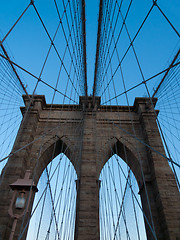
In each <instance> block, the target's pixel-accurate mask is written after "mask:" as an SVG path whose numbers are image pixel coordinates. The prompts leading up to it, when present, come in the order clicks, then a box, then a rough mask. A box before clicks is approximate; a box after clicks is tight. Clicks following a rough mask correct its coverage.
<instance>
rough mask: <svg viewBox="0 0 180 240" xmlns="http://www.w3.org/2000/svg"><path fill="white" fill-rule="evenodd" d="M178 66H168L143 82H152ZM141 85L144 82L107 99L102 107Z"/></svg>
mask: <svg viewBox="0 0 180 240" xmlns="http://www.w3.org/2000/svg"><path fill="white" fill-rule="evenodd" d="M179 64H180V62H177V63H175V64H173V65H172V66H170V67H168V68H166V69H164V70H162V71H160V72H158V73H156V74H155V75H153V76H151V77H149V78H147V79H146V80H144V81H145V82H149V81H150V80H152V79H154V78H156V77H158V76H159V75H161V74H163V73H165V72H166V71H168V70H169V69H171V68H174V67H175V66H177V65H179ZM142 84H144V82H140V83H138V84H136V85H134V86H133V87H131V88H129V89H127V90H126V91H123V92H122V93H120V94H118V95H116V96H114V97H113V98H111V99H109V100H107V101H104V102H103V103H102V105H104V104H106V103H108V102H110V101H112V100H114V99H116V98H118V97H120V96H122V95H124V94H125V93H127V92H129V91H132V90H133V89H135V88H137V87H139V86H141V85H142Z"/></svg>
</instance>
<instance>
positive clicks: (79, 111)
mask: <svg viewBox="0 0 180 240" xmlns="http://www.w3.org/2000/svg"><path fill="white" fill-rule="evenodd" d="M24 100H25V103H26V106H27V105H28V99H27V98H26V97H24ZM149 106H150V105H149V99H147V98H136V100H135V103H134V106H132V107H130V112H129V108H128V107H127V106H101V105H100V98H99V97H96V99H95V102H93V100H92V97H88V99H87V101H86V98H85V97H81V98H80V104H79V105H58V104H56V105H52V106H50V105H48V104H46V102H45V98H44V96H35V97H34V101H33V105H32V106H31V111H30V112H28V114H27V115H26V114H25V112H26V108H22V113H23V114H25V118H24V121H23V122H22V124H21V127H20V130H19V132H18V135H17V138H16V141H15V144H14V147H13V150H12V152H13V151H15V150H18V149H20V148H21V147H24V146H25V145H27V146H26V147H25V148H23V149H22V150H21V151H19V152H18V153H16V154H14V155H12V156H11V157H10V158H9V160H8V163H7V165H6V166H5V168H4V170H3V173H2V176H1V183H2V184H1V186H0V239H3V240H6V239H9V236H10V232H11V229H12V224H13V219H11V218H10V216H9V215H8V208H9V205H10V201H11V198H12V190H11V189H10V187H9V184H11V183H13V182H15V181H16V180H17V179H18V178H23V177H24V174H25V171H26V170H31V171H32V173H33V174H32V176H31V177H32V178H33V177H34V181H35V182H36V183H37V182H38V180H39V178H40V176H41V174H42V172H43V170H44V169H45V167H46V166H47V165H48V163H49V162H50V161H51V160H52V159H53V158H54V157H56V156H57V155H58V154H59V153H61V152H64V153H65V154H66V155H67V157H68V158H69V159H70V161H71V162H72V163H73V165H74V167H75V170H76V172H77V175H78V181H77V206H76V213H77V214H76V226H75V239H76V240H85V239H89V240H92V239H96V240H98V239H99V238H100V236H99V186H100V184H99V181H98V179H99V175H100V172H101V170H102V168H103V166H104V164H105V163H106V162H107V161H108V159H109V158H110V157H111V156H112V155H113V154H117V155H119V156H120V157H121V158H122V159H123V160H124V161H125V162H126V163H127V164H128V165H129V166H130V167H131V169H132V171H133V173H134V175H135V177H136V179H137V182H138V185H139V188H140V191H139V194H140V196H141V200H142V206H143V210H144V212H145V214H146V216H147V219H148V221H149V223H150V224H151V227H152V228H153V225H152V220H153V223H154V228H155V231H156V235H157V239H158V240H164V239H170V240H177V239H180V196H179V192H178V189H177V186H176V182H175V179H174V175H173V173H172V171H171V169H170V167H169V165H168V162H167V160H166V159H165V158H164V157H162V156H160V155H159V154H158V153H156V152H154V151H153V150H151V149H150V148H148V147H146V146H145V145H143V144H142V143H141V142H140V141H143V142H145V143H146V144H148V145H150V146H151V147H152V148H154V149H155V150H156V151H159V152H160V153H161V154H164V155H165V152H164V148H163V144H162V141H161V137H160V134H159V131H158V127H157V124H156V119H155V115H154V110H153V109H152V108H151V107H149ZM132 124H133V127H132ZM136 138H138V139H139V140H140V141H139V140H138V141H137V140H136ZM142 172H143V177H142ZM144 182H145V183H146V184H144ZM146 193H147V194H148V200H147V197H146ZM33 199H34V196H32V199H31V200H32V201H31V204H30V209H29V211H30V210H31V207H32V202H33ZM149 207H150V209H151V211H150V210H149ZM151 214H152V215H151ZM26 221H27V218H26V219H25V224H26ZM145 222H146V221H145ZM20 226H21V220H19V221H18V223H17V228H16V232H15V235H14V239H17V237H18V234H19V231H20ZM146 230H147V237H148V240H150V239H154V237H153V236H152V232H151V231H150V228H149V226H148V224H147V223H146Z"/></svg>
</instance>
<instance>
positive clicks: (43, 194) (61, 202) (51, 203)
mask: <svg viewBox="0 0 180 240" xmlns="http://www.w3.org/2000/svg"><path fill="white" fill-rule="evenodd" d="M76 180H77V174H76V171H75V168H74V166H73V164H72V163H71V161H70V160H69V159H68V157H67V156H66V155H65V154H64V153H60V154H59V155H58V156H56V157H55V158H54V159H53V160H52V161H51V162H50V163H49V164H48V165H47V167H46V168H45V169H44V171H43V173H42V174H41V177H40V179H39V182H38V186H37V187H38V190H39V191H38V193H36V196H35V198H34V203H33V207H32V212H31V215H32V217H31V220H30V224H29V228H28V234H27V240H30V239H37V240H38V239H65V237H68V239H73V238H74V229H75V217H76V196H77V192H76Z"/></svg>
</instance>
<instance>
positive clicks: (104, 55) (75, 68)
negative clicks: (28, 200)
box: [0, 0, 179, 240]
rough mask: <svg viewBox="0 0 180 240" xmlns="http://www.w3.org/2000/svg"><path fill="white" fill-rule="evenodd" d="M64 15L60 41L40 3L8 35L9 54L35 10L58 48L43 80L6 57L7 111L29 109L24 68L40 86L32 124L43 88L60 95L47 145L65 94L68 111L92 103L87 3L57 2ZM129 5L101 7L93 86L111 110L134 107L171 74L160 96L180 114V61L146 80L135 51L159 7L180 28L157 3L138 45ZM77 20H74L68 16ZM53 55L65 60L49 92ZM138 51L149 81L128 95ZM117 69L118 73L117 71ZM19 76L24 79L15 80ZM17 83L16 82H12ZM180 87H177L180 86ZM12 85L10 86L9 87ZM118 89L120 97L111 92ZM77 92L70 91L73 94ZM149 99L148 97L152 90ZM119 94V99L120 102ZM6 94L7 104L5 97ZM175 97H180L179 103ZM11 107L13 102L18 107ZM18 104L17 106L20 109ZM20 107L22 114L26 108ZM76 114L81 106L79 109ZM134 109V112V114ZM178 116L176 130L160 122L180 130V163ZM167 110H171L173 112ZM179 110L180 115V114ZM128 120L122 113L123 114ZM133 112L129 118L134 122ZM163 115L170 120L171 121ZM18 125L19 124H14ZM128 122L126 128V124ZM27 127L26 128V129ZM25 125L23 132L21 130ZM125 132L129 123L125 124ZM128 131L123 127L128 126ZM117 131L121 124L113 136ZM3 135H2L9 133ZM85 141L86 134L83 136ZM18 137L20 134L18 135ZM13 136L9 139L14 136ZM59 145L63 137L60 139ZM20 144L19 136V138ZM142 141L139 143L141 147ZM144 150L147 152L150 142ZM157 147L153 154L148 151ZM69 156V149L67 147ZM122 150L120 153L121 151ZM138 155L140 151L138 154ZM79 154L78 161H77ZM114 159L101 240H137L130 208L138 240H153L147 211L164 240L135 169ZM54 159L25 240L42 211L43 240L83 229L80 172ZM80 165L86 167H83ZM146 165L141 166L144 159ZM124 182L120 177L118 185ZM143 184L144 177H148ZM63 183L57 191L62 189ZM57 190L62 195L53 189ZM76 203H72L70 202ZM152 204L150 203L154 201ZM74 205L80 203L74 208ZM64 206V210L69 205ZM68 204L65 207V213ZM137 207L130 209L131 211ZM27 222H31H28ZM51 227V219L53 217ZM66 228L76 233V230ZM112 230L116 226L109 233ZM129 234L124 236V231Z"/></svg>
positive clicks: (106, 177)
mask: <svg viewBox="0 0 180 240" xmlns="http://www.w3.org/2000/svg"><path fill="white" fill-rule="evenodd" d="M53 2H54V5H55V8H56V12H57V15H58V26H57V28H56V32H55V34H54V35H53V36H51V34H50V33H49V31H48V28H47V27H46V25H45V23H44V21H43V17H42V16H41V13H40V11H39V9H38V7H37V6H36V2H34V1H33V0H31V1H30V3H29V4H28V5H27V7H26V8H25V10H24V11H23V13H22V14H21V15H20V17H19V18H18V20H17V21H16V22H15V24H14V25H13V26H12V27H11V28H10V30H9V31H8V33H7V34H6V35H5V36H4V38H3V40H2V42H1V46H3V47H4V42H5V40H8V37H9V35H11V34H12V33H13V30H14V29H15V27H16V25H17V24H19V22H20V21H21V19H23V17H24V15H25V14H26V12H28V11H29V9H33V10H35V13H36V14H37V17H38V19H39V21H40V23H41V24H42V27H43V29H44V30H45V33H46V35H47V38H48V39H49V41H50V47H49V49H48V51H47V55H46V57H45V60H44V62H43V65H42V68H41V69H40V73H39V76H36V74H33V73H32V72H31V71H28V70H26V67H22V66H20V65H19V64H17V63H16V61H14V60H10V59H9V58H8V57H7V56H4V53H3V52H1V53H0V56H1V63H2V64H1V72H0V74H1V82H2V85H1V87H2V88H1V89H0V91H1V93H2V99H0V100H2V101H3V106H4V105H5V104H7V106H8V107H9V106H11V107H12V109H14V106H17V104H19V105H22V101H20V103H19V99H20V98H17V96H21V94H22V92H23V91H25V89H26V88H25V89H23V90H21V91H19V90H20V89H22V85H21V86H19V83H20V81H19V79H18V76H17V75H16V72H15V71H14V69H13V67H17V68H19V69H21V70H23V72H26V73H27V74H29V75H31V76H32V77H33V78H34V79H35V80H36V85H35V87H34V89H33V94H32V95H31V96H30V102H29V105H28V107H27V109H26V115H25V116H26V117H28V116H29V114H30V111H31V108H30V106H31V103H33V98H34V94H35V92H36V91H37V89H38V87H39V85H40V84H43V85H46V86H47V87H48V88H49V89H52V91H53V95H52V98H51V104H50V106H51V107H50V110H49V117H48V119H47V121H46V124H45V127H44V129H43V136H42V139H41V141H42V144H43V139H44V138H45V137H46V135H47V134H48V130H47V125H48V121H49V119H50V116H51V110H52V105H53V103H54V102H55V97H56V96H57V94H60V95H62V96H63V104H64V103H65V100H68V101H69V103H71V102H75V103H78V97H79V95H81V94H82V95H85V96H86V97H87V73H86V71H87V70H86V68H87V67H86V27H85V1H84V0H79V1H78V0H72V1H69V0H68V1H65V0H63V1H62V5H61V7H60V6H58V2H57V1H56V0H54V1H53ZM123 3H124V1H123V0H121V1H118V0H116V1H113V0H105V1H102V0H100V7H99V23H98V25H99V27H98V37H97V51H96V63H95V75H94V86H93V97H95V96H96V95H98V94H99V93H101V97H102V100H103V102H104V103H107V102H108V103H110V105H111V104H112V100H113V99H115V101H116V105H119V103H118V98H119V97H120V96H121V95H125V99H126V104H127V105H128V107H129V97H128V92H130V91H132V90H133V89H135V88H137V87H139V86H141V85H145V84H146V83H147V82H148V81H150V80H152V79H154V78H155V77H156V76H157V75H161V74H162V73H164V72H165V73H166V72H168V71H169V70H170V74H169V75H168V76H170V77H169V78H167V82H166V84H164V85H165V86H162V87H161V88H159V90H158V92H157V94H159V99H161V98H162V99H166V101H167V100H172V99H173V100H172V101H174V102H175V104H176V108H179V105H178V101H179V100H178V98H177V96H178V93H179V92H178V91H179V90H178V89H179V88H178V87H179V84H178V80H177V79H178V69H179V59H178V60H177V61H176V62H175V63H174V64H173V65H171V66H170V67H168V68H166V69H165V70H163V71H161V72H159V73H157V74H156V75H154V76H151V77H149V78H148V79H145V78H144V76H143V71H142V69H141V66H140V61H139V58H138V56H137V54H136V51H135V48H134V42H135V40H136V38H137V37H138V35H139V34H140V32H141V28H143V27H144V25H145V23H146V21H147V20H148V18H149V16H150V15H151V14H152V12H153V10H154V8H155V7H157V9H158V11H159V12H160V13H161V14H162V16H164V18H165V19H166V21H167V22H168V24H169V25H170V26H171V28H172V29H173V31H174V32H175V33H176V35H177V36H178V37H179V33H178V31H177V30H176V28H175V27H174V26H173V24H172V23H171V21H170V20H169V19H168V18H167V16H166V15H165V14H164V12H163V11H162V9H161V8H160V6H159V5H158V3H157V1H153V4H152V5H151V7H150V9H149V11H148V13H147V15H146V16H145V18H144V20H143V22H142V23H141V25H140V27H139V29H138V31H137V32H136V33H135V35H134V37H133V38H131V37H130V34H129V32H128V28H127V26H126V21H127V19H128V14H129V12H130V10H131V8H132V4H133V0H132V1H130V2H129V4H128V7H127V10H126V12H125V15H124V17H123V14H122V12H121V8H122V6H123ZM68 14H69V15H68ZM120 19H121V23H122V24H121V27H120V31H118V37H117V38H115V33H117V27H118V26H120V25H118V24H119V22H120ZM60 29H61V31H62V32H61V33H62V37H64V41H65V47H64V51H63V54H60V51H58V47H57V42H56V38H57V35H58V33H59V32H60ZM124 29H125V30H126V32H127V35H128V36H129V42H130V44H129V46H128V48H127V49H126V51H125V53H124V55H123V56H122V57H120V56H119V52H118V51H119V49H118V41H119V39H120V36H121V34H122V32H123V30H124ZM52 49H53V50H54V51H55V53H56V56H57V57H58V59H59V72H58V76H57V78H56V79H55V80H54V83H55V86H54V85H52V84H49V83H48V82H47V81H46V80H45V79H44V77H43V73H44V71H45V69H46V66H47V62H48V59H49V56H50V53H51V52H52ZM130 50H133V52H134V55H135V57H136V60H137V63H138V67H139V71H140V72H141V75H142V81H141V82H140V83H139V84H137V85H136V86H133V87H132V88H130V89H127V87H126V82H125V79H124V75H123V68H122V63H123V62H124V60H125V58H126V55H127V53H128V52H129V51H130ZM67 55H68V57H69V59H70V64H69V65H66V56H67ZM115 55H116V57H117V59H118V61H117V62H116V63H115V62H114V60H113V58H114V56H115ZM115 64H117V65H116V66H115V67H116V68H115V69H113V68H114V65H115ZM63 71H64V72H65V74H66V76H67V81H66V86H65V90H64V92H63V91H60V89H59V82H60V81H61V77H62V76H63V75H62V72H63ZM118 73H120V76H121V79H122V86H123V91H122V93H121V94H117V89H116V81H115V80H116V79H115V77H116V75H117V74H118ZM14 75H16V76H14ZM7 79H8V81H7ZM10 79H11V80H12V82H11V81H9V80H10ZM174 79H175V80H176V81H174ZM7 82H8V84H10V86H9V85H8V84H6V83H7ZM111 83H112V84H113V91H112V89H111V88H110V84H111ZM69 85H70V86H69ZM169 88H170V89H171V90H173V91H172V94H169V92H168V90H167V89H169ZM176 88H177V90H176V91H174V90H175V89H176ZM147 91H148V89H147ZM112 92H113V94H114V96H112ZM14 93H16V94H17V96H15V95H14ZM3 94H4V96H3ZM172 95H173V96H172ZM10 100H11V101H10ZM12 103H13V104H12ZM159 103H160V104H159V106H162V107H164V108H166V105H164V102H163V101H162V102H161V101H159ZM19 105H18V106H19ZM74 108H75V106H74ZM129 109H130V108H129ZM169 109H170V113H171V115H172V120H173V123H172V122H169V120H163V118H162V120H161V119H160V122H161V124H162V126H164V127H165V128H167V126H166V123H167V124H168V125H170V126H172V129H174V130H172V129H168V131H169V133H170V135H169V134H167V136H166V137H167V139H168V140H169V142H170V143H172V145H173V147H174V149H175V151H174V152H173V153H172V155H173V157H172V159H175V157H174V155H176V158H177V159H178V156H179V151H178V149H177V147H176V142H174V138H172V136H173V135H175V134H174V131H176V130H179V124H178V119H177V118H175V117H174V115H175V114H179V111H178V112H177V111H176V112H172V108H171V106H169ZM9 110H10V112H7V109H6V112H3V111H2V115H1V117H2V119H3V121H2V124H1V128H2V129H3V128H4V125H6V124H8V126H7V128H6V129H3V132H4V133H6V135H5V138H4V139H6V138H7V136H8V133H7V129H8V128H9V127H10V126H12V125H13V128H14V129H16V128H17V127H16V125H15V120H14V119H16V121H17V119H18V116H19V115H18V114H17V116H13V115H11V114H12V112H11V108H9ZM166 110H167V109H166ZM178 110H179V109H178ZM119 114H120V113H119ZM130 114H131V113H130V111H129V116H130ZM163 114H165V117H167V114H168V112H167V111H166V112H165V113H163ZM163 114H162V116H163ZM6 116H10V118H9V120H8V121H9V122H7V121H6V120H5V117H6ZM11 121H13V122H12V123H11ZM119 121H120V120H119ZM82 122H83V118H82V119H81V122H80V123H79V126H78V127H77V128H76V129H74V132H76V131H82V128H83V126H82ZM18 124H19V123H18ZM18 124H17V125H18ZM120 124H121V122H120ZM120 126H121V125H120ZM58 128H63V126H60V121H59V126H58ZM112 131H117V126H116V123H113V130H112ZM118 131H124V129H123V128H122V129H121V128H119V129H118ZM3 132H2V133H3ZM81 133H82V132H81ZM10 134H12V132H11V133H10ZM10 134H9V135H10ZM126 134H127V135H128V134H129V136H130V137H133V138H136V132H135V129H134V126H133V123H132V133H128V132H126ZM175 136H176V139H177V140H178V141H179V135H178V136H177V135H175ZM54 137H57V136H54ZM10 139H12V136H11V138H10ZM136 140H137V141H139V139H136ZM35 141H36V139H35V140H34V141H32V142H29V143H28V144H27V145H26V146H24V147H23V148H22V149H24V148H26V147H28V146H29V145H31V144H32V143H34V142H35ZM4 143H5V142H4V141H3V143H2V146H3V145H4ZM142 144H145V143H144V142H142ZM42 147H43V146H42V145H41V148H40V150H39V156H40V154H41V151H42ZM55 147H56V143H55V144H54V149H55ZM147 147H151V146H147ZM62 148H63V146H62ZM80 148H81V145H80V146H79V151H81V150H80ZM116 148H117V145H116ZM22 149H18V150H17V152H18V151H21V150H22ZM67 150H68V149H65V151H64V154H66V151H67ZM136 150H137V152H138V151H139V150H138V149H137V146H136ZM123 151H124V154H125V160H126V163H128V161H129V160H128V157H127V152H126V148H125V145H124V144H123ZM4 152H5V154H4V156H2V159H1V160H2V161H4V160H5V159H7V157H8V156H9V153H8V152H7V151H6V150H4ZM13 154H16V152H14V153H13V152H12V153H11V155H13ZM72 154H73V153H72ZM111 154H112V158H111V159H110V160H109V161H108V162H107V164H106V165H105V167H104V168H103V170H102V172H101V175H100V180H101V190H100V224H101V239H125V238H126V239H133V236H132V232H131V221H130V220H129V215H128V214H129V212H128V208H127V207H129V208H130V209H132V212H133V219H134V222H135V229H136V233H137V239H138V240H140V239H145V238H143V236H142V233H141V230H140V226H143V220H142V219H141V217H140V218H139V209H140V211H141V213H140V214H141V215H142V214H143V215H144V219H145V221H146V223H147V224H148V226H149V228H150V230H151V232H152V233H153V236H154V239H156V235H155V232H154V229H153V226H152V225H151V223H150V222H149V221H148V219H147V217H146V215H145V214H144V212H143V209H142V207H141V204H140V199H139V198H138V197H137V188H138V187H137V184H136V183H135V181H136V180H135V178H134V177H133V174H132V172H131V170H130V168H129V167H128V165H125V166H123V167H122V165H121V163H120V161H121V159H120V158H119V157H118V156H117V155H116V151H114V149H111ZM39 156H38V157H37V159H36V161H37V165H38V161H39ZM53 159H54V151H53V153H52V157H51V160H52V161H51V163H50V165H49V166H47V167H46V169H45V172H44V175H45V181H46V182H45V187H44V190H43V191H42V192H41V196H40V197H39V200H37V202H36V203H35V205H34V208H33V212H32V214H31V216H30V217H29V219H28V222H27V224H26V225H24V222H23V223H22V226H21V231H20V233H19V239H22V238H23V234H24V233H25V232H26V229H27V227H28V224H29V222H30V221H31V218H32V217H33V215H34V213H35V212H36V211H37V209H38V207H39V206H40V204H41V206H40V208H39V209H40V210H39V211H40V218H39V224H38V226H37V231H36V233H35V235H36V236H35V239H46V240H48V239H51V238H52V237H53V239H72V238H73V237H74V235H73V230H74V227H75V201H76V186H75V185H76V184H75V180H76V178H77V175H76V173H75V171H74V169H73V166H71V164H70V162H69V160H64V163H63V156H62V155H61V156H60V157H59V160H57V161H58V163H57V165H56V166H55V167H53V166H54V165H53ZM165 159H168V160H169V161H171V162H172V163H173V160H172V159H171V158H167V157H166V156H165ZM76 161H77V162H78V159H76ZM139 161H140V159H139ZM175 163H176V164H177V167H179V162H175ZM61 171H62V173H63V174H62V175H63V177H62V179H61V180H62V181H61V182H60V183H59V178H60V172H61ZM35 175H36V169H34V172H33V177H35ZM55 175H56V179H55V178H54V179H55V180H52V179H53V176H55ZM117 176H118V177H117ZM142 176H143V172H142ZM54 181H55V184H54ZM58 185H60V186H61V187H60V190H59V189H58ZM53 186H55V187H53ZM69 196H71V197H69ZM130 197H131V198H132V202H131V207H130V204H129V201H128V200H129V198H130ZM147 199H148V196H147ZM71 200H73V201H71ZM47 201H49V202H50V205H48V204H46V202H47ZM63 202H64V203H63ZM63 204H64V205H63ZM128 204H129V205H128ZM47 206H50V214H49V219H50V221H49V222H48V226H47V228H46V234H45V235H43V238H42V235H41V234H43V233H42V232H44V231H43V224H44V222H43V221H44V220H43V217H44V211H45V208H46V207H47ZM25 217H26V216H24V219H25ZM45 221H46V216H45ZM66 226H69V227H68V228H67V227H66ZM107 226H109V227H108V228H107ZM121 227H122V229H121Z"/></svg>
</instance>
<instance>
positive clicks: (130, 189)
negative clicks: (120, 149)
mask: <svg viewBox="0 0 180 240" xmlns="http://www.w3.org/2000/svg"><path fill="white" fill-rule="evenodd" d="M99 180H100V192H99V216H100V239H101V240H105V239H137V240H139V239H147V236H146V230H145V221H144V214H143V210H142V205H141V199H140V195H139V194H138V193H139V186H138V183H137V180H136V177H135V175H134V174H133V172H132V170H131V169H130V167H129V166H128V165H127V164H126V162H125V161H124V160H123V159H122V158H120V157H119V156H118V155H117V154H113V156H112V157H111V158H110V159H109V160H108V161H107V162H106V163H105V165H104V167H103V168H102V170H101V173H100V176H99Z"/></svg>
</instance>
